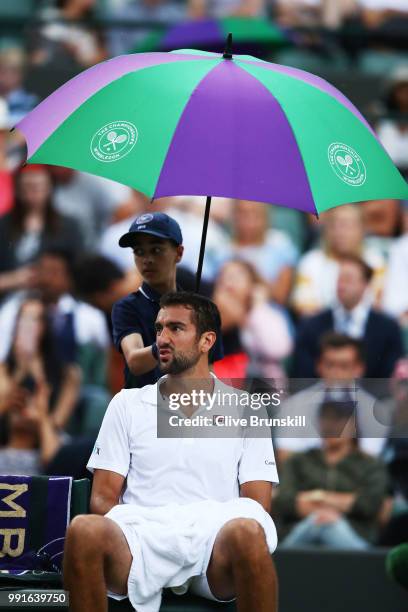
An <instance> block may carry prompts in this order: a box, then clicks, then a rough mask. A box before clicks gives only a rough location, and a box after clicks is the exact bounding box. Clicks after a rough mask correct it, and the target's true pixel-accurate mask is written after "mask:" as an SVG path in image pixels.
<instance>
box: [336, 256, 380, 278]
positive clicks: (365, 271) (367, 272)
mask: <svg viewBox="0 0 408 612" xmlns="http://www.w3.org/2000/svg"><path fill="white" fill-rule="evenodd" d="M340 263H352V264H354V265H355V266H359V267H360V270H361V273H362V275H363V277H364V279H365V281H366V282H367V283H369V282H370V281H371V279H372V277H373V274H374V270H373V269H372V268H371V267H370V266H369V265H368V264H367V263H366V262H365V261H364V259H362V258H361V257H358V255H352V254H350V255H345V256H344V257H342V258H341V260H340Z"/></svg>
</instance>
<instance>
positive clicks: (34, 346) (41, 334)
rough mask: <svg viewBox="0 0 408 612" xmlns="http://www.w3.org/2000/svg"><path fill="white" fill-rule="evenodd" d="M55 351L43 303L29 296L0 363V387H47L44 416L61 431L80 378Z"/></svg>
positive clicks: (70, 364) (23, 304)
mask: <svg viewBox="0 0 408 612" xmlns="http://www.w3.org/2000/svg"><path fill="white" fill-rule="evenodd" d="M58 348H59V347H58V338H57V336H56V335H55V334H54V330H53V327H52V322H51V320H50V318H49V316H48V312H47V306H46V304H45V302H44V301H43V300H42V299H41V298H40V297H39V296H38V295H31V296H30V295H28V296H27V297H26V298H25V299H23V301H22V302H21V304H20V306H19V310H18V312H17V316H16V320H15V326H14V333H13V337H12V341H11V346H10V348H9V350H8V354H7V355H6V356H5V358H3V359H2V362H1V364H0V378H1V386H2V388H5V389H6V392H8V391H9V390H12V389H13V388H14V386H15V383H16V384H17V386H19V385H22V384H23V386H24V385H25V386H26V387H27V388H29V389H31V390H33V389H39V388H40V387H41V385H42V386H46V387H47V388H48V389H49V403H48V410H47V413H48V411H49V412H50V413H51V416H50V419H51V421H52V424H53V426H54V427H55V428H57V429H62V428H63V427H64V426H65V425H66V423H67V421H68V419H69V417H70V416H71V414H72V412H73V410H74V408H75V405H76V402H77V400H78V395H79V384H80V376H79V372H78V369H77V367H76V366H75V365H74V364H73V363H72V362H70V361H69V360H68V359H67V357H66V356H65V355H63V354H61V351H59V350H58ZM44 393H45V392H44ZM44 393H43V394H42V396H41V397H44Z"/></svg>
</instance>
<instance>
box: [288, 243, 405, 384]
mask: <svg viewBox="0 0 408 612" xmlns="http://www.w3.org/2000/svg"><path fill="white" fill-rule="evenodd" d="M371 277H372V270H371V268H370V267H369V266H368V265H367V264H366V263H365V262H364V261H363V260H362V259H360V258H359V257H357V256H354V257H353V256H351V255H349V256H348V257H345V258H343V260H342V262H341V263H340V271H339V275H338V280H337V299H336V301H335V302H334V304H333V305H332V306H331V308H329V309H327V310H324V311H323V312H321V313H320V314H317V315H314V316H312V317H308V318H306V319H305V320H303V321H302V322H301V323H300V326H299V330H298V335H297V340H296V348H295V354H294V365H293V375H294V376H296V377H299V378H302V377H303V378H311V377H315V376H316V375H317V368H318V363H317V358H318V354H319V339H320V338H321V336H322V335H323V334H324V333H326V332H328V331H333V330H334V331H336V332H339V333H343V334H346V335H348V336H349V337H350V338H356V339H359V340H361V341H362V345H363V349H364V354H365V356H366V366H365V376H366V377H367V378H387V377H388V376H391V373H392V372H393V370H394V366H395V363H396V362H397V360H398V359H399V358H400V357H402V355H403V344H402V335H401V329H400V327H399V325H398V323H397V322H396V321H395V320H394V319H392V318H391V317H389V316H387V315H385V314H383V313H381V312H378V311H376V310H374V309H373V308H372V306H371V296H370V293H369V286H370V281H371Z"/></svg>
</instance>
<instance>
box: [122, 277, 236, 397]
mask: <svg viewBox="0 0 408 612" xmlns="http://www.w3.org/2000/svg"><path fill="white" fill-rule="evenodd" d="M160 298H161V295H160V294H159V293H158V292H157V291H155V290H154V289H152V287H150V285H148V284H147V283H146V282H144V283H143V284H142V286H141V287H140V289H139V290H138V291H135V292H134V293H131V294H130V295H127V296H126V297H125V298H122V299H121V300H119V301H118V302H116V304H114V306H113V309H112V325H113V341H114V343H115V346H116V348H117V349H118V350H119V351H120V352H122V349H121V347H120V343H121V342H122V340H123V338H125V337H126V336H128V335H129V334H140V335H141V336H142V339H143V344H144V346H151V345H152V344H153V342H155V341H156V331H155V328H154V324H155V321H156V318H157V315H158V312H159V310H160V306H159V302H160ZM223 356H224V354H223V349H222V340H221V330H220V332H219V333H218V334H217V341H216V344H215V346H214V349H213V355H212V359H211V361H218V359H222V358H223ZM124 373H125V389H132V388H140V387H144V386H145V385H152V384H154V383H155V382H156V381H157V380H158V379H159V378H160V376H162V374H161V372H160V370H159V367H156V368H154V369H153V370H151V371H150V372H146V373H145V374H140V375H139V376H135V375H134V374H132V373H131V371H130V370H129V368H128V365H127V364H126V365H125V372H124Z"/></svg>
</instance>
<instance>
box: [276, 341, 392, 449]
mask: <svg viewBox="0 0 408 612" xmlns="http://www.w3.org/2000/svg"><path fill="white" fill-rule="evenodd" d="M364 371H365V361H364V356H363V349H362V343H361V341H360V340H356V339H354V338H350V337H348V336H346V335H344V334H339V333H337V332H328V333H327V334H325V335H324V336H322V338H321V340H320V346H319V354H318V363H317V373H318V375H319V377H320V379H319V380H318V381H317V382H315V383H313V384H309V386H307V387H306V388H304V389H302V390H301V391H298V392H296V389H293V394H292V396H289V397H288V398H287V399H285V400H284V401H283V402H282V404H281V406H280V409H279V416H282V417H288V416H289V417H295V416H301V415H304V416H305V419H306V427H287V428H285V427H280V428H279V430H276V431H275V436H276V439H275V442H276V447H277V448H278V449H279V459H280V460H281V461H285V460H286V459H287V457H288V456H289V455H290V454H291V453H293V452H299V451H303V450H307V449H309V448H312V447H316V446H317V447H319V446H320V445H321V440H320V439H319V438H318V437H316V432H317V431H318V422H317V421H318V419H317V413H318V408H319V406H320V405H321V404H322V403H323V402H325V401H332V400H335V401H342V402H353V403H354V405H355V409H356V423H357V424H356V427H357V431H358V436H359V441H360V448H361V449H362V450H363V451H365V452H368V453H370V454H373V455H377V454H379V453H380V452H381V450H382V448H383V446H384V440H385V438H386V437H387V435H388V431H389V425H388V422H387V423H384V419H383V418H382V416H383V411H382V404H381V402H380V401H379V400H377V399H376V398H375V397H374V396H373V395H371V394H370V393H368V392H367V391H365V390H364V389H363V388H362V387H361V386H360V385H359V379H361V377H362V376H363V375H364ZM295 382H296V381H294V380H293V381H292V384H293V385H294V384H295ZM304 382H305V381H301V383H302V385H303V386H304ZM308 382H311V381H308ZM379 415H380V416H379ZM295 436H297V437H295Z"/></svg>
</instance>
